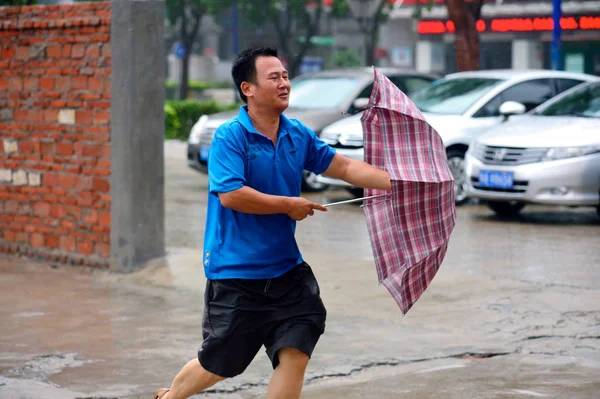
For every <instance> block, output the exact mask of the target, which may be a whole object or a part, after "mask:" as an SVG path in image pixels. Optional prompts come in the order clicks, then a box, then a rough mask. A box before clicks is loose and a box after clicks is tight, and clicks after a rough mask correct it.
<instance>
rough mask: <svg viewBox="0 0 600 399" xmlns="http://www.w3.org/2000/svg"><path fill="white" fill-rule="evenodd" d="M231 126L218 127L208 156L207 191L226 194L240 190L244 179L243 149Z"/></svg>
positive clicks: (244, 182)
mask: <svg viewBox="0 0 600 399" xmlns="http://www.w3.org/2000/svg"><path fill="white" fill-rule="evenodd" d="M236 133H237V132H236V131H235V128H232V127H231V125H224V126H221V127H219V129H218V130H217V131H216V132H215V136H214V138H213V141H212V143H211V145H210V152H209V155H208V178H209V186H208V187H209V191H210V192H211V193H214V194H217V193H227V192H230V191H234V190H237V189H240V188H242V187H243V186H244V185H245V184H246V178H245V174H244V171H245V149H244V146H243V145H242V143H241V140H239V138H238V137H237V135H236Z"/></svg>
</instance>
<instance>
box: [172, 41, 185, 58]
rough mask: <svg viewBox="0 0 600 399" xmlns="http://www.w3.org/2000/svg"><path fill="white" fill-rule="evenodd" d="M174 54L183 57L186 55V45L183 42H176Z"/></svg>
mask: <svg viewBox="0 0 600 399" xmlns="http://www.w3.org/2000/svg"><path fill="white" fill-rule="evenodd" d="M173 54H175V57H177V58H179V59H182V58H183V57H184V56H185V46H184V45H183V43H176V44H175V48H174V49H173Z"/></svg>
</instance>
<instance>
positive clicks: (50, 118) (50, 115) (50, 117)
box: [44, 109, 58, 123]
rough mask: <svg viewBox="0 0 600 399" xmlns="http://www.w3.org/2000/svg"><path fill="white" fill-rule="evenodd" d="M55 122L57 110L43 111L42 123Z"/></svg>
mask: <svg viewBox="0 0 600 399" xmlns="http://www.w3.org/2000/svg"><path fill="white" fill-rule="evenodd" d="M56 121H58V110H57V109H46V110H44V122H46V123H54V122H56Z"/></svg>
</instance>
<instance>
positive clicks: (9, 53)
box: [2, 47, 15, 60]
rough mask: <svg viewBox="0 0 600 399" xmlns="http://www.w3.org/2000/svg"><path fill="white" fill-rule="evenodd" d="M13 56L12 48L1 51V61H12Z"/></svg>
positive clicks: (13, 49) (13, 50)
mask: <svg viewBox="0 0 600 399" xmlns="http://www.w3.org/2000/svg"><path fill="white" fill-rule="evenodd" d="M14 56H15V48H14V47H5V48H4V49H2V59H3V60H12V59H13V58H14Z"/></svg>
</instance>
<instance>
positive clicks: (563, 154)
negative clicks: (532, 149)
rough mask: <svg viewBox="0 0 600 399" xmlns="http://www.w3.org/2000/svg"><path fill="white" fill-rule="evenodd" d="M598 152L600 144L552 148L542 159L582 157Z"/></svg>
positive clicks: (553, 159)
mask: <svg viewBox="0 0 600 399" xmlns="http://www.w3.org/2000/svg"><path fill="white" fill-rule="evenodd" d="M596 152H600V146H587V147H557V148H550V149H549V150H548V152H547V153H546V155H544V156H543V157H542V161H545V162H546V161H556V160H558V159H567V158H575V157H582V156H584V155H590V154H594V153H596Z"/></svg>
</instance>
